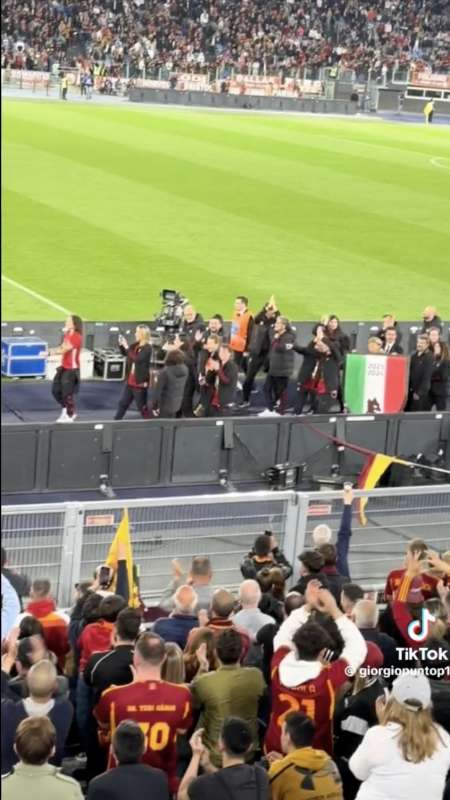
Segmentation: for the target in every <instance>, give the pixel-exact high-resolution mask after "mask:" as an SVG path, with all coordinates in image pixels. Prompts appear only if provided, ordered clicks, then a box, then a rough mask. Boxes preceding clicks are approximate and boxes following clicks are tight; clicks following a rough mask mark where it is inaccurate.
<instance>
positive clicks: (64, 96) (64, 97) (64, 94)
mask: <svg viewBox="0 0 450 800" xmlns="http://www.w3.org/2000/svg"><path fill="white" fill-rule="evenodd" d="M62 99H63V100H67V89H63V90H62Z"/></svg>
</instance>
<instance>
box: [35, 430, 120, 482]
mask: <svg viewBox="0 0 450 800" xmlns="http://www.w3.org/2000/svg"><path fill="white" fill-rule="evenodd" d="M105 429H106V426H105V425H103V424H102V425H99V426H94V425H90V426H89V427H84V426H83V427H81V425H72V426H70V427H69V426H66V425H65V426H64V428H63V427H61V426H57V427H56V428H53V430H52V431H51V434H50V455H49V468H48V481H47V489H48V490H49V491H60V490H64V489H98V487H99V484H100V476H101V475H103V474H105V473H106V471H107V469H108V463H109V458H108V457H107V454H106V453H104V451H103V440H104V431H105Z"/></svg>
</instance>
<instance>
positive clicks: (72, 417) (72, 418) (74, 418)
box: [65, 414, 77, 422]
mask: <svg viewBox="0 0 450 800" xmlns="http://www.w3.org/2000/svg"><path fill="white" fill-rule="evenodd" d="M76 418H77V415H76V414H72V416H71V417H69V415H68V414H67V419H66V420H65V422H75V420H76Z"/></svg>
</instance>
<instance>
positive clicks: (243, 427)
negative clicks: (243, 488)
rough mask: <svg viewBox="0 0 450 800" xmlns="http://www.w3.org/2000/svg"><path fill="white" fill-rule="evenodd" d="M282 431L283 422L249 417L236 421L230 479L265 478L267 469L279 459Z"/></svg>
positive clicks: (233, 432) (234, 424)
mask: <svg viewBox="0 0 450 800" xmlns="http://www.w3.org/2000/svg"><path fill="white" fill-rule="evenodd" d="M249 422H250V421H249ZM280 432H281V431H280V426H279V425H277V424H276V422H275V423H273V422H271V421H269V420H260V425H255V424H254V423H253V424H251V422H250V424H248V423H246V421H245V420H242V422H236V421H234V422H233V426H232V445H233V446H232V449H230V462H229V470H230V479H231V480H232V481H242V482H243V481H259V480H261V477H262V474H263V473H264V472H265V470H266V469H269V467H273V465H274V464H276V463H277V461H278V442H279V437H280Z"/></svg>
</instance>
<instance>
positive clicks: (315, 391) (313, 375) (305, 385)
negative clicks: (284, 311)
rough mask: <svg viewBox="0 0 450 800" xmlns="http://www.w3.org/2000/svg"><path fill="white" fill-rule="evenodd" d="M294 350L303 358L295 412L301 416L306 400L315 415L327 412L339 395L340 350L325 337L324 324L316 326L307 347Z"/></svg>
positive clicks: (298, 380) (298, 346) (297, 347)
mask: <svg viewBox="0 0 450 800" xmlns="http://www.w3.org/2000/svg"><path fill="white" fill-rule="evenodd" d="M294 350H295V352H296V353H300V355H302V356H303V363H302V365H301V367H300V372H299V374H298V379H297V389H298V396H297V402H296V406H295V413H296V414H302V413H303V408H304V406H305V403H306V401H307V399H308V397H310V398H311V410H312V411H313V412H314V413H324V414H325V413H327V412H328V411H329V410H330V406H332V405H333V403H334V402H335V401H336V400H337V396H338V390H339V380H340V378H339V362H340V351H339V347H338V346H337V344H335V343H333V342H331V341H330V340H329V339H328V338H327V337H326V336H325V332H324V327H323V325H316V326H315V327H314V328H313V339H312V340H311V341H310V342H309V344H308V345H307V346H306V347H301V346H300V345H297V344H296V345H295V347H294Z"/></svg>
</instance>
